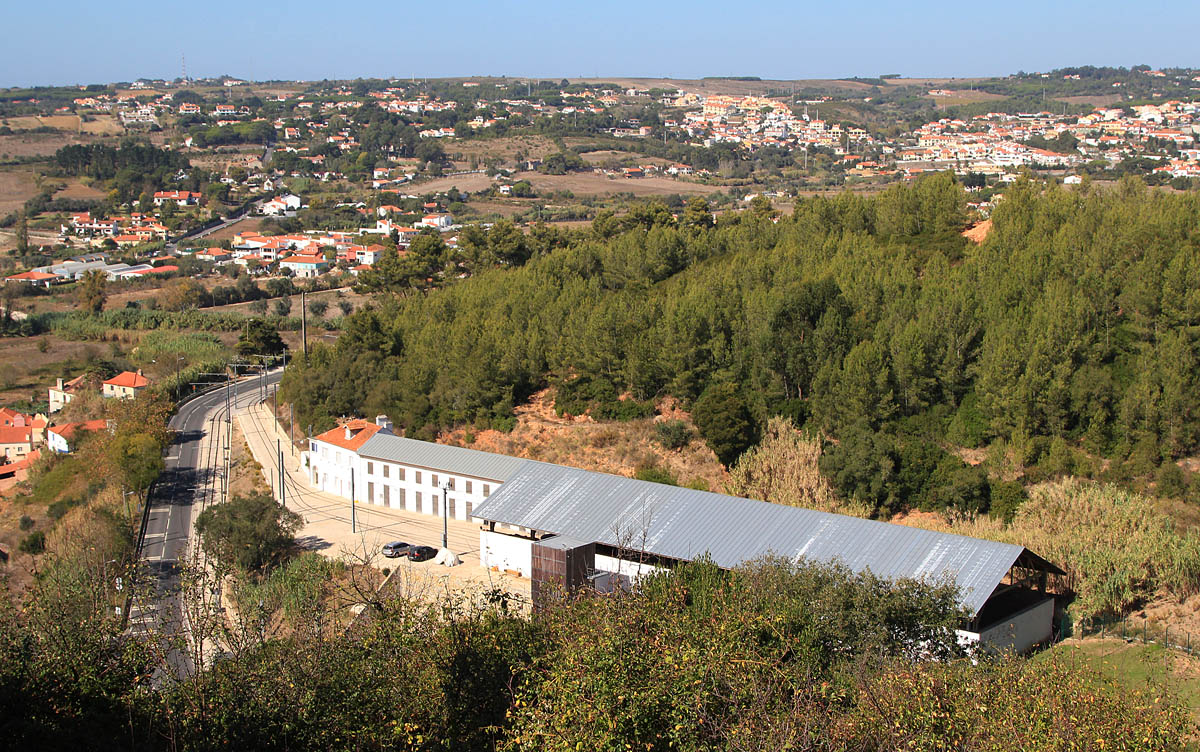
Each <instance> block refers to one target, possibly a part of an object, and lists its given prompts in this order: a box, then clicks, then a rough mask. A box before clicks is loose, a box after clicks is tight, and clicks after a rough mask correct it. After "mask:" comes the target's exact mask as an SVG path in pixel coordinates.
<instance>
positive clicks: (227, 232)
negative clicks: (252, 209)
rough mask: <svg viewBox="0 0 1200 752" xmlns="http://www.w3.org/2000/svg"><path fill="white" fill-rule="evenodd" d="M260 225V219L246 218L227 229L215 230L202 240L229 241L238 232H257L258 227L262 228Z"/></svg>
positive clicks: (261, 221)
mask: <svg viewBox="0 0 1200 752" xmlns="http://www.w3.org/2000/svg"><path fill="white" fill-rule="evenodd" d="M262 224H263V219H262V217H247V218H245V219H243V220H240V221H238V222H234V223H233V224H231V225H229V226H228V227H222V228H221V229H220V230H217V231H216V232H214V233H211V234H209V235H205V236H204V239H205V240H214V241H220V240H229V239H230V238H232V237H233V236H234V235H237V234H238V233H239V232H252V231H254V230H258V229H259V228H260V227H262Z"/></svg>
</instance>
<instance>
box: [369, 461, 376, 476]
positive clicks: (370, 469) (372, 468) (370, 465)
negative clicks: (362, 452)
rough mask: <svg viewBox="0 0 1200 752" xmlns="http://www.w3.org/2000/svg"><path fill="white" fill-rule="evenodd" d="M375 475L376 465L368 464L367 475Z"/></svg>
mask: <svg viewBox="0 0 1200 752" xmlns="http://www.w3.org/2000/svg"><path fill="white" fill-rule="evenodd" d="M374 474H375V463H374V462H368V463H367V475H374Z"/></svg>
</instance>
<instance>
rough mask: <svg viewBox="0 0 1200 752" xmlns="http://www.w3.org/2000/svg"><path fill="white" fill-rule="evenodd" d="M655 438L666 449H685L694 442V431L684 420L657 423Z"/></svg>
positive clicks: (655, 425)
mask: <svg viewBox="0 0 1200 752" xmlns="http://www.w3.org/2000/svg"><path fill="white" fill-rule="evenodd" d="M654 438H655V440H657V441H658V443H659V444H661V445H662V446H663V447H664V448H666V449H683V448H684V447H685V446H687V445H688V443H689V442H690V441H691V440H692V429H690V428H688V425H687V423H684V422H683V421H682V420H668V421H664V422H662V423H655V424H654Z"/></svg>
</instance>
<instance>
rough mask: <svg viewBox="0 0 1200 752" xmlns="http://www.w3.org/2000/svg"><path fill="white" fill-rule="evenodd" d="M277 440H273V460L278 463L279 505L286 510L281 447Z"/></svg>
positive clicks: (285, 489)
mask: <svg viewBox="0 0 1200 752" xmlns="http://www.w3.org/2000/svg"><path fill="white" fill-rule="evenodd" d="M279 441H280V440H279V439H275V459H276V461H277V462H278V463H279V503H280V504H282V505H283V508H284V509H287V486H286V485H284V481H283V447H281V446H280V445H279Z"/></svg>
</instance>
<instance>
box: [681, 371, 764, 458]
mask: <svg viewBox="0 0 1200 752" xmlns="http://www.w3.org/2000/svg"><path fill="white" fill-rule="evenodd" d="M692 420H694V421H695V422H696V428H698V429H699V430H700V435H701V436H703V437H704V441H705V442H707V443H708V446H709V448H710V449H712V450H713V452H714V453H715V454H716V455H717V459H719V460H720V461H721V464H723V465H725V466H726V467H732V466H733V463H734V462H735V461H736V460H737V458H738V457H740V456H741V454H742V452H744V451H746V450H747V449H749V448H750V447H751V446H753V445H754V442H755V441H756V440H757V438H758V431H757V428H756V427H755V424H754V419H753V418H752V417H751V416H750V410H749V408H748V406H747V405H746V400H745V399H744V398H743V397H742V394H741V391H740V390H739V389H738V388H737V386H736V385H734V384H731V383H729V382H727V381H721V382H716V383H714V384H712V385H711V386H709V387H708V388H707V389H705V390H704V393H703V394H701V395H700V398H699V399H697V400H696V404H695V405H694V406H693V407H692Z"/></svg>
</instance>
